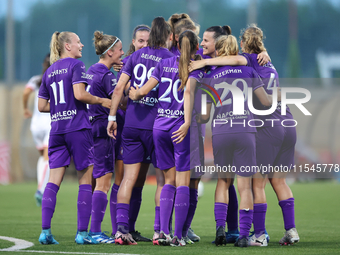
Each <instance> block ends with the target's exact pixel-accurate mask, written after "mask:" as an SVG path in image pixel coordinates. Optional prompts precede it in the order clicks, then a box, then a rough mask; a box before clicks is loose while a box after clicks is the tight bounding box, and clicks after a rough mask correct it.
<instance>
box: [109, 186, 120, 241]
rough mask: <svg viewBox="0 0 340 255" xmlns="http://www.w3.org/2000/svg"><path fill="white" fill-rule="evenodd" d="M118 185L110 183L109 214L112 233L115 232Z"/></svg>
mask: <svg viewBox="0 0 340 255" xmlns="http://www.w3.org/2000/svg"><path fill="white" fill-rule="evenodd" d="M118 189H119V186H118V185H116V184H113V185H112V189H111V195H110V215H111V225H112V235H115V234H116V232H117V220H116V216H117V193H118Z"/></svg>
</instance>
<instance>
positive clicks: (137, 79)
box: [122, 47, 174, 130]
mask: <svg viewBox="0 0 340 255" xmlns="http://www.w3.org/2000/svg"><path fill="white" fill-rule="evenodd" d="M173 56H174V55H173V54H172V53H171V52H170V51H169V50H168V49H165V48H159V49H155V48H151V47H145V48H142V49H140V50H138V51H136V52H134V53H133V54H132V55H131V56H130V58H129V60H128V62H127V63H126V65H125V66H124V67H123V71H122V72H123V73H125V74H127V75H128V76H130V77H131V79H130V82H131V86H133V87H136V86H139V87H142V86H143V85H144V84H145V83H146V82H147V81H148V79H149V78H150V77H151V74H152V71H153V70H154V69H155V66H156V65H157V64H158V62H160V61H161V60H162V59H165V58H170V57H173ZM157 103H158V92H157V87H155V88H154V89H152V90H151V91H150V92H149V93H148V94H147V95H146V96H145V97H143V98H142V99H140V100H137V101H132V100H130V99H129V100H128V105H127V109H126V116H127V117H126V119H125V124H124V127H132V128H139V129H148V130H152V128H153V123H154V121H155V118H156V115H157V108H156V106H157Z"/></svg>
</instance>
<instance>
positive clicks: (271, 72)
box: [242, 53, 293, 127]
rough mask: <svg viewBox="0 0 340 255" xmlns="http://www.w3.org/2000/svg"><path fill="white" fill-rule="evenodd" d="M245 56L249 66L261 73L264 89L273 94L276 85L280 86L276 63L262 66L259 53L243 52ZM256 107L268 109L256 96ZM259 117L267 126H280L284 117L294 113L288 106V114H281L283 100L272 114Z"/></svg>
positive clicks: (289, 116) (291, 116)
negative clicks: (258, 56) (258, 57)
mask: <svg viewBox="0 0 340 255" xmlns="http://www.w3.org/2000/svg"><path fill="white" fill-rule="evenodd" d="M242 55H243V56H244V57H246V59H247V61H248V64H247V65H248V66H250V67H252V68H254V69H255V71H256V72H257V73H258V74H259V76H260V77H261V79H262V81H263V83H264V84H266V85H265V86H264V89H265V90H266V92H267V94H269V95H271V94H273V91H272V90H273V88H275V87H280V84H279V75H278V73H277V71H276V69H275V67H274V65H273V64H272V63H271V62H268V63H267V64H266V65H264V66H261V65H259V63H258V60H257V54H248V53H243V54H242ZM254 107H255V109H258V110H266V109H268V107H266V106H263V105H262V104H261V102H260V101H259V99H258V98H257V97H256V96H254ZM254 117H255V118H257V119H261V120H262V121H263V122H264V125H263V126H264V127H266V126H272V125H274V126H280V125H281V120H284V119H293V115H292V114H291V112H290V109H289V108H288V106H287V115H281V102H278V106H277V108H276V110H275V111H274V112H273V113H272V114H270V115H265V116H258V115H255V116H254ZM266 119H278V120H280V121H266Z"/></svg>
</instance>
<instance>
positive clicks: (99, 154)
mask: <svg viewBox="0 0 340 255" xmlns="http://www.w3.org/2000/svg"><path fill="white" fill-rule="evenodd" d="M93 144H94V146H93V151H94V153H93V154H94V165H93V177H94V178H96V179H97V178H99V177H102V176H104V175H106V174H108V173H113V171H114V162H115V155H114V153H113V152H114V144H115V140H114V139H112V138H111V137H109V136H107V137H93Z"/></svg>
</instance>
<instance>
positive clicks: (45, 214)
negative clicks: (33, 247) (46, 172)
mask: <svg viewBox="0 0 340 255" xmlns="http://www.w3.org/2000/svg"><path fill="white" fill-rule="evenodd" d="M58 190H59V187H58V185H56V184H54V183H51V182H49V183H47V185H46V188H45V191H44V194H43V198H42V201H41V223H42V224H41V226H42V229H49V228H51V220H52V217H53V213H54V209H55V204H56V202H57V193H58Z"/></svg>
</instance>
